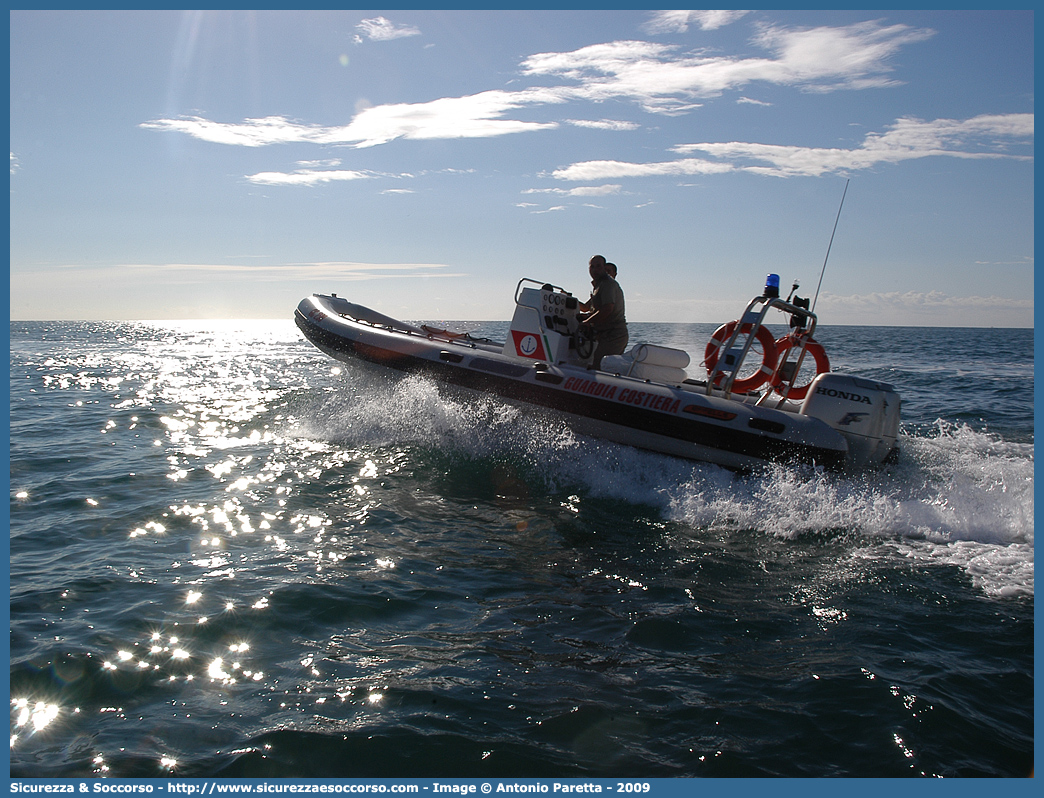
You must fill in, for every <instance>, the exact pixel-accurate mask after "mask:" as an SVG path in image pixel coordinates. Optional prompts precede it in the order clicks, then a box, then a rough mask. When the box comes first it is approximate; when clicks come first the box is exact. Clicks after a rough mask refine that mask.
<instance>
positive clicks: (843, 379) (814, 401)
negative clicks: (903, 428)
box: [800, 372, 900, 466]
mask: <svg viewBox="0 0 1044 798" xmlns="http://www.w3.org/2000/svg"><path fill="white" fill-rule="evenodd" d="M899 405H900V400H899V394H898V393H896V392H895V389H894V388H893V387H892V386H891V385H887V384H886V383H883V382H876V381H874V380H866V379H862V378H860V377H852V376H850V375H847V374H837V373H834V372H828V373H826V374H820V375H819V376H818V377H816V378H815V380H813V381H812V385H811V387H810V388H809V390H808V394H806V396H805V401H804V402H803V403H802V405H801V411H800V412H801V414H802V415H805V416H812V417H814V418H818V419H820V420H821V421H824V422H826V423H827V424H829V425H830V426H831V427H833V428H834V429H836V430H837V431H838V432H840V433H841V434H842V435H844V436H845V439H846V440H847V441H848V450H849V452H850V454H851V462H852V465H854V466H865V465H870V464H873V463H880V462H881V461H883V460H884V459H885V458H886V457H888V455H889V454H890V453H891V452H892V450H893V449H894V448H895V439H896V437H897V436H898V434H899Z"/></svg>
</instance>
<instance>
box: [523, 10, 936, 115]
mask: <svg viewBox="0 0 1044 798" xmlns="http://www.w3.org/2000/svg"><path fill="white" fill-rule="evenodd" d="M932 35H933V31H930V30H926V29H915V28H911V27H909V26H906V25H890V26H885V25H882V24H880V23H878V22H865V23H859V24H855V25H849V26H847V27H841V28H831V27H819V28H783V27H778V26H764V27H763V28H762V29H761V30H760V32H759V34H758V35H757V36H756V37H755V40H754V41H755V44H757V45H758V46H760V47H762V48H764V49H765V50H767V51H769V54H770V55H769V57H727V56H706V55H703V54H699V53H696V54H691V53H686V54H680V55H679V54H678V53H677V50H678V48H677V47H675V46H672V45H666V44H657V43H653V42H642V41H616V42H609V43H606V44H594V45H590V46H588V47H582V48H580V49H579V50H574V51H572V52H565V53H538V54H536V55H532V56H529V57H528V58H526V59H525V60H524V61H523V62H522V71H523V73H524V74H526V75H541V76H555V77H560V78H563V79H566V80H572V81H576V82H577V83H578V84H579V85H578V86H576V87H575V88H574V92H573V93H574V96H575V97H577V98H581V99H587V100H591V101H595V102H600V101H604V100H608V99H619V98H623V99H630V100H632V101H634V102H637V103H639V105H641V106H642V107H643V108H644V109H645V110H646V111H650V112H657V113H667V114H678V113H682V112H684V111H688V110H691V109H692V108H695V107H699V106H698V104H694V102H693V101H694V100H697V99H699V98H706V97H717V96H720V95H721V94H722V93H723V92H725V91H727V90H735V89H740V88H742V87H744V86H748V85H750V84H751V83H754V82H764V83H769V84H773V85H779V86H795V87H798V88H801V89H804V90H806V91H830V90H836V89H841V88H847V89H865V88H870V87H880V86H888V85H894V84H895V83H896V81H895V80H894V79H892V78H890V77H888V73H889V72H890V71H891V64H890V58H891V57H892V56H894V55H895V54H896V53H897V52H898V50H899V49H900V47H902V46H904V45H907V44H911V43H914V42H918V41H923V40H924V39H927V38H929V37H930V36H932Z"/></svg>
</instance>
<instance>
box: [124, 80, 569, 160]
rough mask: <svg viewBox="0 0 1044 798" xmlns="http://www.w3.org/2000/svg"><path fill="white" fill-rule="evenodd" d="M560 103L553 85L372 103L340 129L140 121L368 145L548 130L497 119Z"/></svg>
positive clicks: (239, 140)
mask: <svg viewBox="0 0 1044 798" xmlns="http://www.w3.org/2000/svg"><path fill="white" fill-rule="evenodd" d="M564 101H565V98H564V97H563V93H562V92H561V91H556V90H554V89H540V88H537V89H527V90H523V91H518V92H507V91H486V92H481V93H479V94H472V95H468V96H465V97H444V98H442V99H438V100H432V101H431V102H426V103H397V104H390V105H377V106H372V107H370V108H366V109H364V110H362V111H360V112H359V113H358V114H356V115H355V117H354V118H353V119H352V121H351V122H350V123H349V124H347V125H343V126H339V127H336V126H335V127H323V126H320V125H303V124H300V123H297V122H293V121H291V120H289V119H286V118H285V117H279V116H269V117H264V118H262V119H246V120H244V121H243V122H240V123H222V122H212V121H210V120H208V119H203V118H201V117H182V118H179V119H156V120H153V121H151V122H145V123H143V124H142V125H141V127H143V128H145V129H147V130H160V131H174V132H179V133H186V134H188V135H190V136H193V137H194V138H198V139H201V140H203V141H210V142H214V143H217V144H232V145H238V146H243V147H263V146H267V145H270V144H290V143H312V144H325V145H337V144H341V145H346V146H352V147H372V146H375V145H377V144H385V143H387V142H389V141H393V140H394V139H398V138H405V139H452V138H486V137H490V136H502V135H506V134H509V133H521V132H526V131H535V130H548V129H552V128H555V127H557V126H558V124H557V123H556V122H522V121H518V120H510V119H501V118H500V117H502V116H503V115H504V114H505V113H507V112H508V111H512V110H515V109H517V108H522V107H524V106H526V105H546V104H549V103H559V102H564Z"/></svg>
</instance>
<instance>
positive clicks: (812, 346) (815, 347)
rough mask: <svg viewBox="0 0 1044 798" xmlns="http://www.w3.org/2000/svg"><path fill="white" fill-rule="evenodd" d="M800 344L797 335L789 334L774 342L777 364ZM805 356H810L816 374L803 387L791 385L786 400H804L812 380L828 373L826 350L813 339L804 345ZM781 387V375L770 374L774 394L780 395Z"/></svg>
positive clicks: (782, 361)
mask: <svg viewBox="0 0 1044 798" xmlns="http://www.w3.org/2000/svg"><path fill="white" fill-rule="evenodd" d="M800 345H801V342H800V340H799V338H798V336H797V335H794V334H793V333H791V334H790V335H787V336H784V337H783V338H780V339H779V340H778V341H776V349H777V351H778V353H779V362H780V364H781V365H782V364H783V363H786V361H787V353H788V352H789V351H790V350H791V349H793V348H794V347H796V346H800ZM805 354H806V355H812V357H813V358H814V359H815V361H816V373H815V375H814V376H813V377H812V379H811V380H809V381H808V382H807V383H805V384H804V385H793V386H791V388H790V390H789V391H788V392H787V399H804V398H805V394H807V393H808V389H809V386H810V385H812V380H814V379H815V378H816V377H818V376H819V375H820V374H823V373H825V372H827V371H830V359H829V358H827V353H826V350H825V349H824V348H823V345H822V344H821V343H819V341H817V340H816V339H815V338H809V339H808V342H807V343H806V345H805ZM782 385H783V375H782V374H780V373H779V371H778V370H777V371H774V372H773V374H772V388H773V389H774V390H775V391H776V393H779V394H782V393H783V390H781V386H782Z"/></svg>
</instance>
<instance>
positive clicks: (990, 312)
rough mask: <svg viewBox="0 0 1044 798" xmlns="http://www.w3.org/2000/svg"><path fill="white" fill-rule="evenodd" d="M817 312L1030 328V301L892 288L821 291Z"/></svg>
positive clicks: (840, 319) (856, 320) (900, 321)
mask: <svg viewBox="0 0 1044 798" xmlns="http://www.w3.org/2000/svg"><path fill="white" fill-rule="evenodd" d="M816 313H817V314H818V315H819V316H820V318H824V317H828V316H829V317H830V318H831V319H832V320H833V322H832V323H843V324H878V325H880V324H885V325H899V326H902V325H909V324H910V320H911V319H916V320H917V321H916V323H917V326H924V327H934V326H966V327H1005V326H1006V327H1032V326H1033V300H1032V299H1011V298H1008V297H998V296H987V297H983V296H963V297H959V296H951V295H950V294H946V293H943V292H942V291H929V292H921V291H907V292H900V291H892V292H887V293H873V294H853V295H850V296H841V295H837V294H831V293H828V292H824V293H823V294H821V295H820V297H819V302H818V303H817V307H816Z"/></svg>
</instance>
